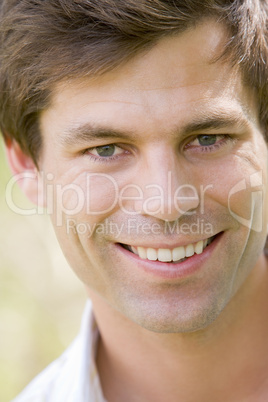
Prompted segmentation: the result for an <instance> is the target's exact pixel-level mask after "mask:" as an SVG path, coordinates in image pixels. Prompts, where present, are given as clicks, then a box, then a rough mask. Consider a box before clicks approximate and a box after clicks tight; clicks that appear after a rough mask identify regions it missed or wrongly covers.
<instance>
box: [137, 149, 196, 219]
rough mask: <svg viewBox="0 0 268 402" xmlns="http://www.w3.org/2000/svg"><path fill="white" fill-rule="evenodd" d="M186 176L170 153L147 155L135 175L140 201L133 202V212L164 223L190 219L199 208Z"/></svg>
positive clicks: (193, 187) (181, 165)
mask: <svg viewBox="0 0 268 402" xmlns="http://www.w3.org/2000/svg"><path fill="white" fill-rule="evenodd" d="M189 173H190V172H189V169H188V171H187V170H186V167H185V166H184V164H183V163H182V162H181V161H180V158H179V157H178V155H177V154H176V153H174V152H173V151H171V150H165V149H160V150H158V152H153V155H152V153H149V154H147V157H146V159H144V161H143V163H142V164H141V166H140V169H139V172H138V175H137V176H138V178H137V181H136V185H138V186H139V187H140V190H141V191H140V195H141V197H139V199H136V200H135V201H134V209H135V212H136V213H138V214H142V215H149V216H154V217H155V218H158V219H161V220H165V221H175V220H177V219H178V218H180V217H181V216H183V215H193V214H194V213H195V212H196V208H197V207H198V205H199V194H198V190H197V188H196V187H195V186H194V185H192V184H191V179H190V177H189Z"/></svg>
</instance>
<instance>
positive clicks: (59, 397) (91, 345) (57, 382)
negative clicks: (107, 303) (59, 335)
mask: <svg viewBox="0 0 268 402" xmlns="http://www.w3.org/2000/svg"><path fill="white" fill-rule="evenodd" d="M98 336H99V332H98V328H97V325H96V321H95V319H94V315H93V310H92V304H91V302H90V301H88V302H87V304H86V308H85V311H84V314H83V318H82V323H81V329H80V333H79V335H78V336H77V338H76V339H75V340H74V341H73V343H72V344H71V345H70V346H69V348H68V349H67V350H66V351H65V352H64V353H63V354H62V355H61V356H60V357H59V358H58V359H57V360H55V361H54V362H53V363H51V364H50V365H49V366H48V367H47V368H46V369H45V370H44V371H42V373H40V374H39V375H38V376H37V377H36V378H35V379H34V380H33V381H32V382H31V383H30V384H29V385H28V386H27V387H26V388H25V389H24V391H23V392H22V393H21V394H20V395H19V396H17V397H16V398H15V399H14V400H13V402H105V399H104V397H103V394H102V390H101V385H100V379H99V376H98V373H97V369H96V365H95V353H96V345H97V340H98Z"/></svg>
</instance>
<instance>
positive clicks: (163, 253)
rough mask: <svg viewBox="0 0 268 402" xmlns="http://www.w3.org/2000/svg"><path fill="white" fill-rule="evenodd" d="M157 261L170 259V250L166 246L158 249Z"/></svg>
mask: <svg viewBox="0 0 268 402" xmlns="http://www.w3.org/2000/svg"><path fill="white" fill-rule="evenodd" d="M157 259H158V261H162V262H168V261H172V256H171V250H169V249H168V248H160V249H159V250H158V258H157Z"/></svg>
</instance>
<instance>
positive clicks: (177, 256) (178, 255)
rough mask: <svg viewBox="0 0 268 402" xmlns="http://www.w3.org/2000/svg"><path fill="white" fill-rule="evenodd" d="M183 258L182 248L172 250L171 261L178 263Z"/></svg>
mask: <svg viewBox="0 0 268 402" xmlns="http://www.w3.org/2000/svg"><path fill="white" fill-rule="evenodd" d="M183 258H185V248H184V247H182V246H181V247H176V248H174V249H173V250H172V259H173V261H179V260H181V259H183Z"/></svg>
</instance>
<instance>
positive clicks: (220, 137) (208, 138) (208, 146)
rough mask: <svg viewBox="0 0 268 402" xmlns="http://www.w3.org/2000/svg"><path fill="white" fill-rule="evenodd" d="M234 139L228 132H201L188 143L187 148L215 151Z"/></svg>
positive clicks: (197, 150)
mask: <svg viewBox="0 0 268 402" xmlns="http://www.w3.org/2000/svg"><path fill="white" fill-rule="evenodd" d="M230 141H232V137H231V136H230V135H228V134H199V135H197V136H196V137H195V138H194V139H193V140H192V141H190V142H189V143H188V144H186V146H185V149H186V150H189V151H190V150H191V151H193V152H213V151H217V150H219V149H220V148H222V147H224V145H226V144H228V143H229V142H230Z"/></svg>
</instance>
